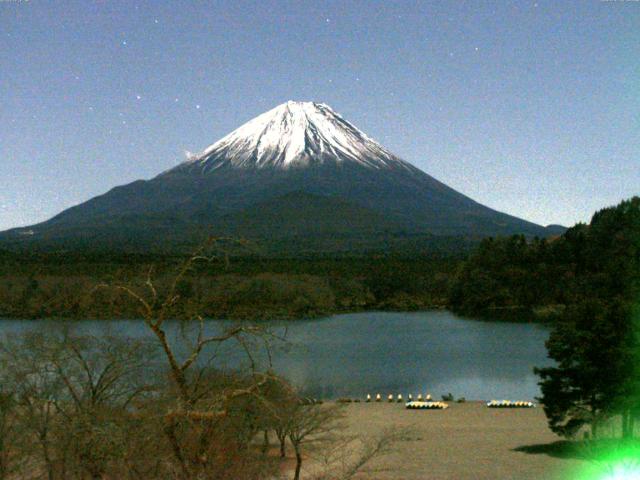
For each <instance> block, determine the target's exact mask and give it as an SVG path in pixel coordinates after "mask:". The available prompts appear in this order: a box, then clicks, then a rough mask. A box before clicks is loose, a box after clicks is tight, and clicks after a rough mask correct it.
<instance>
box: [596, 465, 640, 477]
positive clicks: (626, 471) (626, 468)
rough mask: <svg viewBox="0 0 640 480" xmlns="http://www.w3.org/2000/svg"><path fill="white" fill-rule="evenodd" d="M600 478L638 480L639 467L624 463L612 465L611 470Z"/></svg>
mask: <svg viewBox="0 0 640 480" xmlns="http://www.w3.org/2000/svg"><path fill="white" fill-rule="evenodd" d="M602 480H640V467H639V466H638V465H637V464H636V465H629V464H626V463H621V464H619V465H614V466H613V471H612V472H611V473H609V474H607V475H605V476H604V477H602Z"/></svg>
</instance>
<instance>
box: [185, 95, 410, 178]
mask: <svg viewBox="0 0 640 480" xmlns="http://www.w3.org/2000/svg"><path fill="white" fill-rule="evenodd" d="M325 162H335V163H343V162H356V163H358V164H360V165H363V166H366V167H370V168H378V169H379V168H392V167H394V166H396V167H402V168H413V167H411V166H410V164H408V163H406V162H404V161H403V160H401V159H399V158H397V157H396V156H394V155H393V154H392V153H390V152H389V151H387V150H386V149H385V148H384V147H383V146H382V145H380V144H379V143H377V142H375V141H374V140H372V139H371V138H369V137H368V136H367V135H365V134H364V133H363V132H362V131H360V130H359V129H357V128H356V127H355V126H353V125H352V124H350V123H349V122H347V121H346V120H344V119H343V118H342V117H341V116H340V115H339V114H337V113H336V112H334V111H333V110H332V109H331V107H329V106H328V105H326V104H324V103H313V102H294V101H288V102H286V103H283V104H281V105H278V106H277V107H275V108H274V109H272V110H269V111H268V112H265V113H263V114H261V115H258V116H257V117H255V118H254V119H253V120H250V121H248V122H247V123H245V124H244V125H242V126H241V127H239V128H238V129H236V130H234V131H233V132H231V133H230V134H228V135H227V136H225V137H223V138H222V139H220V140H219V141H217V142H216V143H214V144H213V145H211V146H210V147H208V148H206V149H205V150H204V151H203V152H202V153H200V154H197V155H193V156H192V157H191V158H189V159H188V160H187V164H189V165H190V166H191V167H193V166H194V165H199V166H201V167H202V169H203V170H204V171H210V170H213V169H216V168H219V167H221V166H223V165H230V166H234V167H245V168H266V167H275V168H282V169H286V168H291V167H300V166H307V165H310V164H314V163H325Z"/></svg>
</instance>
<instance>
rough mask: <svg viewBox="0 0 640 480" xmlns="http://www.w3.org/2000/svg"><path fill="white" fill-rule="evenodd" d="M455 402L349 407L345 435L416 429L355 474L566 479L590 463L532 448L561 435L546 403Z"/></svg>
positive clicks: (441, 479) (427, 479)
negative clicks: (428, 406) (430, 406)
mask: <svg viewBox="0 0 640 480" xmlns="http://www.w3.org/2000/svg"><path fill="white" fill-rule="evenodd" d="M449 405H450V406H449V408H448V409H446V410H407V409H405V407H404V404H402V403H386V402H382V403H375V402H374V403H351V404H347V405H345V421H346V424H347V431H346V433H347V434H354V435H359V436H361V437H362V438H371V437H373V436H376V435H379V434H380V433H382V432H384V431H385V429H388V428H390V427H396V428H409V429H410V430H411V431H410V433H409V434H408V435H407V436H406V438H405V439H403V440H401V441H399V442H398V443H397V444H396V445H395V448H394V451H393V452H392V453H390V454H388V455H385V456H384V457H380V458H377V459H375V460H373V461H372V462H371V463H370V464H369V465H367V467H366V468H365V469H364V471H362V472H361V473H359V474H358V475H357V476H356V477H355V478H358V479H371V480H388V479H403V480H414V479H415V480H418V479H419V480H447V479H455V480H483V479H486V480H489V479H491V480H499V479H518V480H556V479H557V480H566V479H567V478H569V479H570V478H575V477H574V476H573V475H572V474H571V472H572V471H575V470H576V469H579V468H581V467H584V466H585V462H584V461H580V460H575V459H565V458H555V457H553V456H550V455H548V454H547V453H530V451H531V450H533V451H535V450H541V449H543V448H542V447H540V446H541V445H548V444H551V443H553V442H557V441H559V440H561V438H560V437H558V436H556V435H555V434H553V433H552V432H551V431H550V430H549V429H548V427H547V422H546V417H545V415H544V412H543V410H542V408H540V407H536V408H523V409H489V408H487V407H486V404H485V403H483V402H466V403H449ZM536 446H538V447H536ZM518 449H524V450H529V452H525V451H518Z"/></svg>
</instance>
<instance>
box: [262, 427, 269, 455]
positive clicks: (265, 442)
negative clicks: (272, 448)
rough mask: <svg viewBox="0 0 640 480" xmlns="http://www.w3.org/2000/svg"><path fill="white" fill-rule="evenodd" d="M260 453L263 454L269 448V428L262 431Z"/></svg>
mask: <svg viewBox="0 0 640 480" xmlns="http://www.w3.org/2000/svg"><path fill="white" fill-rule="evenodd" d="M263 435H264V436H263V437H262V438H263V441H262V454H263V455H265V454H266V453H267V451H268V450H269V430H264V431H263Z"/></svg>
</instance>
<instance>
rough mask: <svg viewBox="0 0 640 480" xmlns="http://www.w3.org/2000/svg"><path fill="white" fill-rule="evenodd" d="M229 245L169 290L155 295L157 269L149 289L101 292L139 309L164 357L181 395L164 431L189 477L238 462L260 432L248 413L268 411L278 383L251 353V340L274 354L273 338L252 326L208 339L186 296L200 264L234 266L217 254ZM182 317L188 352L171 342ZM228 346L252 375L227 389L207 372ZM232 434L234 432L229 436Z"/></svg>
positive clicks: (188, 266)
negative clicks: (268, 392)
mask: <svg viewBox="0 0 640 480" xmlns="http://www.w3.org/2000/svg"><path fill="white" fill-rule="evenodd" d="M229 241H231V240H230V239H224V238H214V239H211V240H210V241H209V242H208V243H207V244H206V245H204V246H203V247H201V248H200V249H199V250H197V251H196V252H195V253H194V254H193V255H192V256H191V257H190V258H189V259H187V260H186V261H185V262H184V263H183V264H182V265H181V266H180V267H179V269H178V271H177V273H176V275H175V277H174V278H173V280H172V281H171V282H170V283H169V286H168V287H167V288H165V289H163V290H160V289H159V288H156V285H155V283H154V280H153V270H152V269H150V270H149V272H148V274H147V278H146V281H145V282H144V285H143V286H142V287H143V288H135V287H134V286H132V285H127V284H118V285H104V284H103V285H100V286H99V287H98V288H100V289H104V288H109V289H112V290H115V291H118V292H121V293H124V294H125V295H126V296H128V297H129V298H131V299H133V300H134V301H135V302H137V304H138V311H139V314H140V316H141V317H142V319H143V321H144V323H145V325H146V326H147V327H148V329H149V330H150V332H151V333H152V334H153V336H154V337H155V339H156V341H157V343H158V345H159V347H160V349H161V350H162V352H163V355H164V357H165V360H166V364H167V367H168V372H169V376H170V378H171V383H172V385H173V391H174V392H175V403H174V404H173V406H171V405H170V403H171V402H168V403H167V406H168V409H167V412H166V414H165V415H164V427H163V431H164V435H165V437H166V439H167V440H168V443H169V445H170V450H171V452H172V455H173V458H174V461H175V462H176V463H177V465H178V466H179V471H180V475H181V476H182V477H183V478H195V477H197V476H206V475H209V476H215V475H219V474H220V472H221V471H222V470H224V469H225V468H226V467H227V466H229V464H230V462H231V460H232V459H233V458H234V457H235V456H236V455H237V450H238V449H240V450H242V449H244V447H246V445H247V444H248V442H249V441H250V440H251V438H252V437H253V436H254V435H255V434H256V433H257V429H256V426H257V425H258V423H257V422H256V421H255V419H254V420H253V421H252V420H251V418H250V417H251V416H252V415H254V414H253V413H251V411H250V410H252V409H255V406H256V405H259V406H260V407H262V408H270V403H269V402H268V401H267V400H266V399H265V396H264V395H263V392H262V389H263V387H264V386H265V385H266V384H267V383H268V382H270V381H271V380H272V379H274V378H275V377H274V376H273V375H272V374H270V373H260V372H259V371H258V369H257V364H256V361H255V360H254V357H253V352H252V349H253V348H254V347H253V345H251V342H250V340H251V339H258V340H261V341H262V344H263V345H264V347H265V349H267V350H268V348H269V347H268V340H269V339H270V335H268V334H267V333H266V332H265V331H264V329H262V328H259V327H257V326H255V325H247V324H238V325H233V326H231V327H229V328H227V329H226V330H224V331H221V332H217V333H212V334H210V333H207V331H206V325H205V320H204V318H203V317H202V316H201V315H200V313H199V312H198V308H197V306H196V305H194V304H191V303H190V302H189V300H188V298H186V296H185V295H184V291H185V290H188V288H185V284H186V282H188V277H189V276H190V275H193V274H194V272H195V271H197V269H198V267H199V266H200V265H202V264H205V265H207V264H211V263H212V262H214V261H216V260H222V261H224V262H225V264H226V263H227V262H228V255H227V254H226V252H225V250H222V253H220V249H219V248H218V247H220V246H221V245H223V244H225V243H228V242H229ZM176 318H179V319H180V320H181V328H182V331H183V333H184V338H183V340H187V345H186V348H184V345H183V346H182V347H183V348H178V345H176V343H175V342H174V341H173V340H172V338H171V335H170V331H169V329H168V322H169V321H171V320H174V319H176ZM229 341H235V342H236V343H237V345H238V346H239V347H240V349H241V350H242V351H243V352H245V354H246V357H247V358H248V359H249V361H250V364H251V374H250V375H249V376H247V377H245V378H238V377H235V378H233V381H228V382H226V383H221V382H220V378H217V379H215V380H214V381H211V380H212V378H211V375H209V374H208V373H207V372H209V373H210V372H212V371H215V366H216V365H215V362H213V360H212V359H213V358H214V357H213V356H211V355H210V351H211V350H215V349H216V348H218V347H219V346H220V345H222V344H225V343H226V342H229ZM249 407H251V408H249ZM239 410H242V412H241V413H240V412H239ZM240 419H241V420H242V422H244V423H243V424H242V425H239V424H238V423H239V420H240ZM229 432H234V433H233V434H231V437H229V436H228V434H229ZM230 446H231V448H229V447H230ZM221 457H224V458H221ZM216 472H217V473H216Z"/></svg>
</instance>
